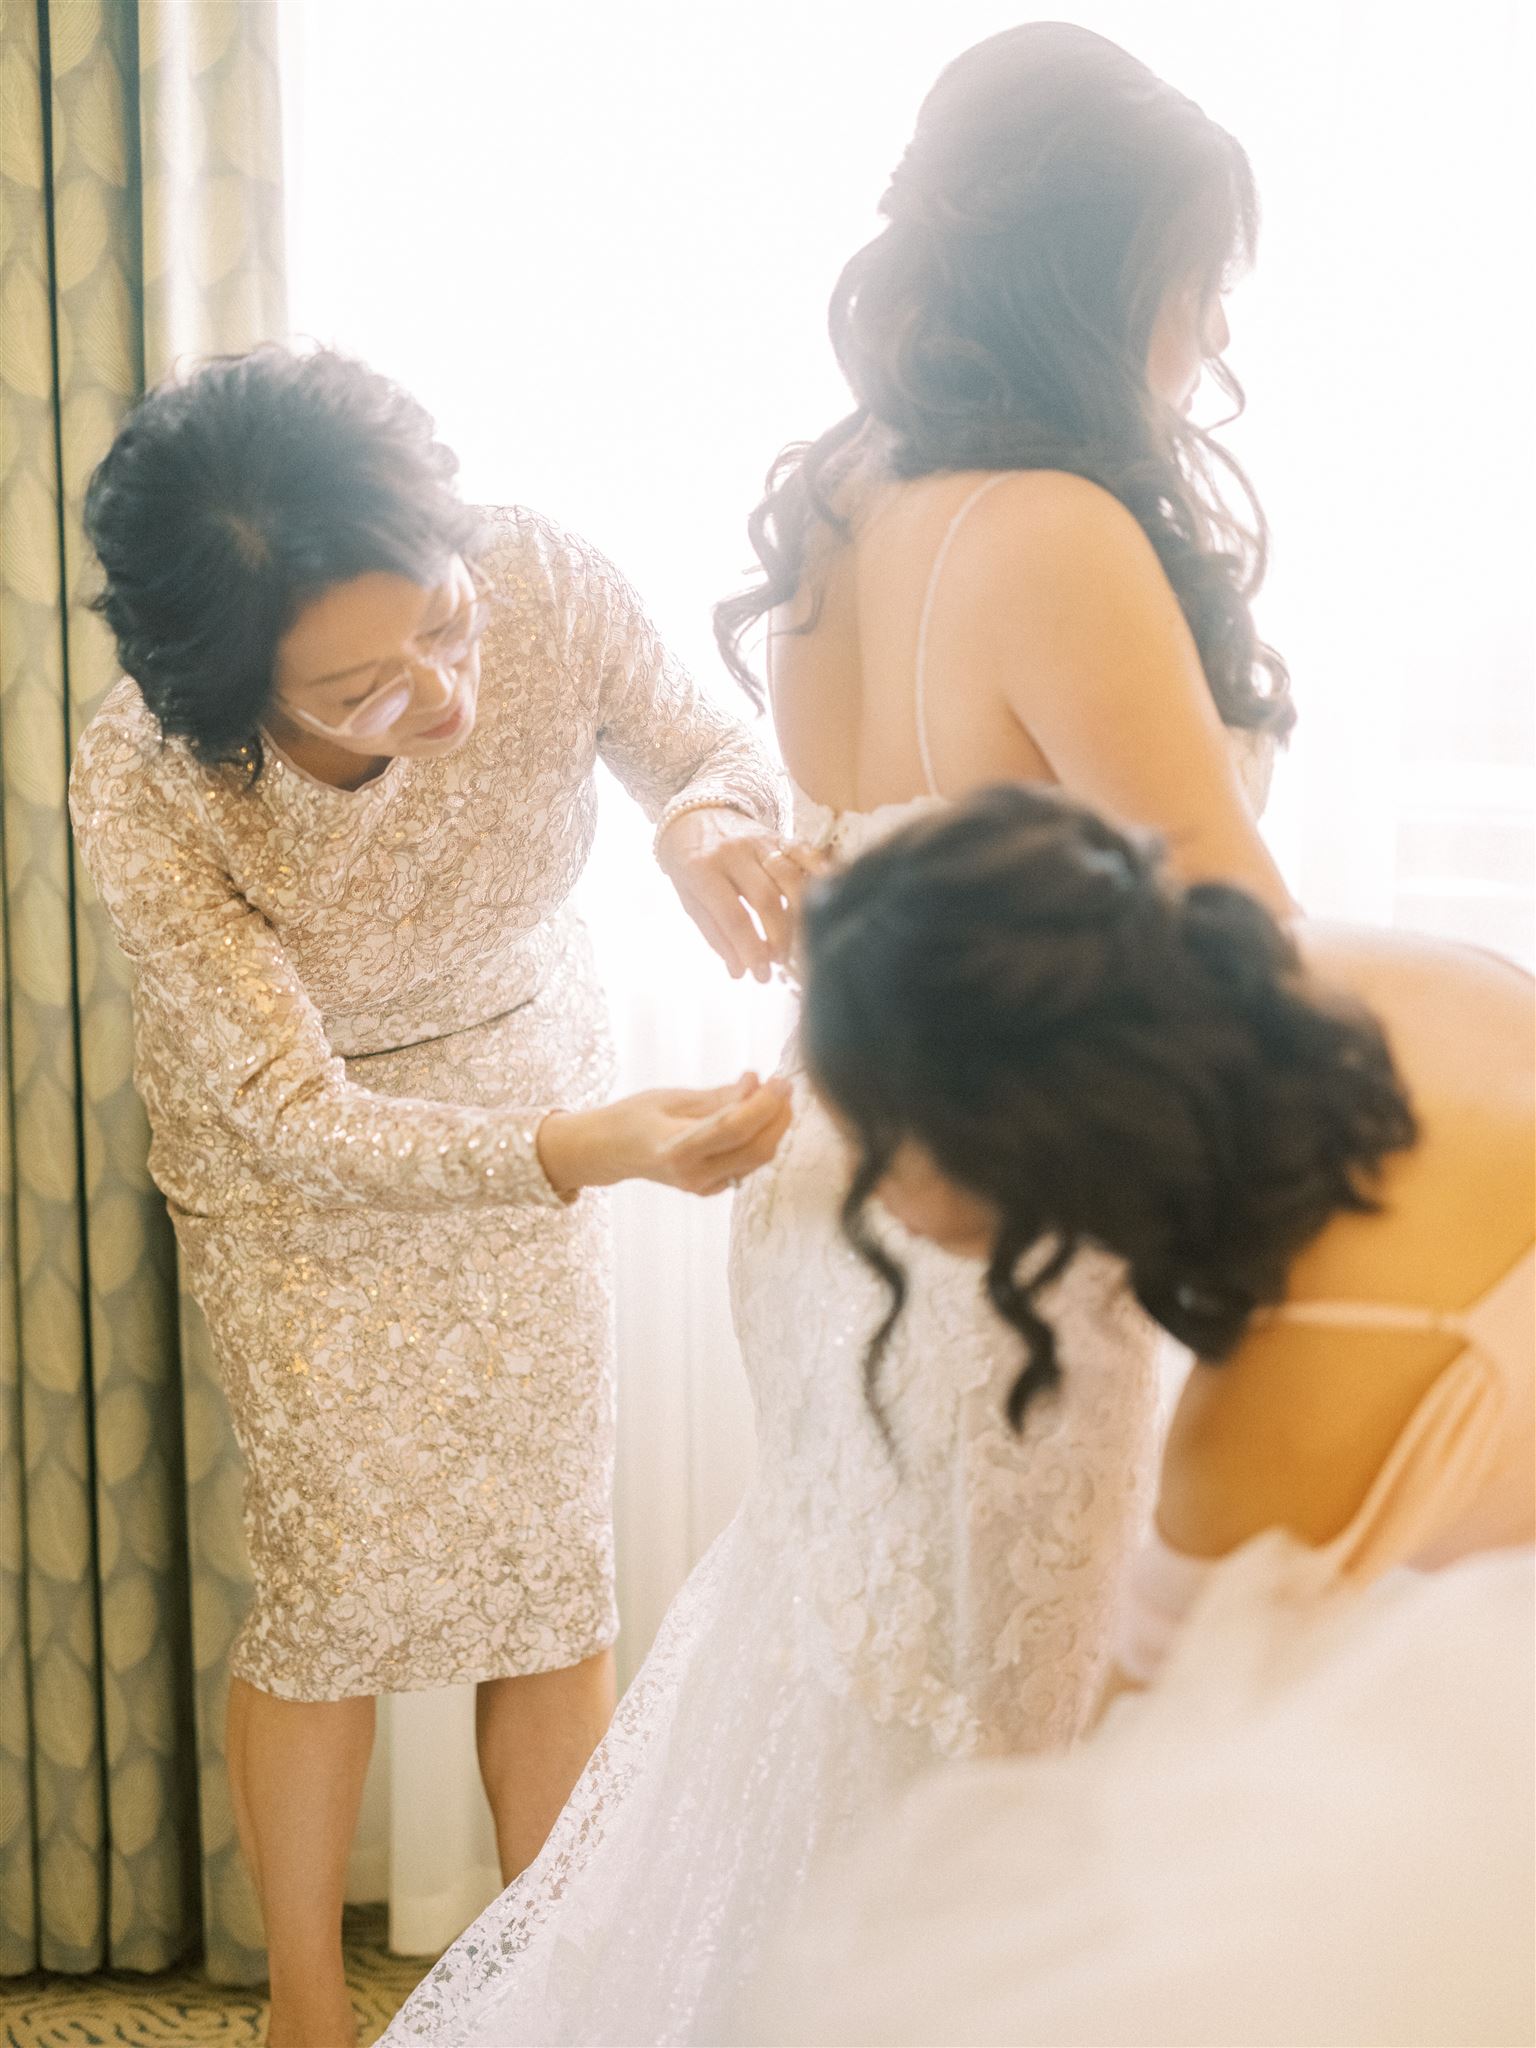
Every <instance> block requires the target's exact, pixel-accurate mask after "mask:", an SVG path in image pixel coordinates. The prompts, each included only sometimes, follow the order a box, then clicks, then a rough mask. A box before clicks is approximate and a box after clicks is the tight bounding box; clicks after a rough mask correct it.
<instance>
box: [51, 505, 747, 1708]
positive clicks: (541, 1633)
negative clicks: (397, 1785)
mask: <svg viewBox="0 0 1536 2048" xmlns="http://www.w3.org/2000/svg"><path fill="white" fill-rule="evenodd" d="M488 521H489V523H488V541H487V545H486V546H485V548H484V549H483V551H482V552H481V554H480V555H479V557H478V562H479V566H480V567H481V569H482V570H483V571H484V572H485V574H486V575H487V577H488V578H489V580H490V581H491V583H492V584H493V586H494V587H495V588H496V590H497V592H498V595H499V600H500V601H499V603H498V604H497V606H496V608H495V610H494V613H493V617H492V622H491V625H490V628H489V631H488V632H487V635H486V638H485V642H484V645H483V651H482V676H481V685H480V699H479V717H478V721H477V724H476V728H475V731H474V733H473V734H472V736H471V738H470V739H469V740H468V741H467V742H466V743H465V745H464V746H463V747H462V748H460V749H459V750H458V751H457V752H456V753H454V754H452V755H450V756H449V757H447V758H446V759H443V760H437V761H417V760H411V759H407V758H396V759H395V760H393V761H392V762H391V763H390V765H389V766H388V768H387V769H386V770H385V772H384V773H383V774H381V775H380V776H379V777H378V778H377V779H376V780H375V781H373V782H370V783H368V784H366V785H365V786H364V787H363V788H361V789H359V790H355V791H344V790H339V789H333V788H330V787H328V786H326V785H324V784H321V783H318V782H316V781H314V780H313V779H311V778H310V777H308V776H306V775H304V774H303V773H302V772H301V771H300V770H298V769H297V768H295V767H294V766H293V765H292V764H290V763H289V762H287V761H286V760H285V759H284V758H283V757H282V756H281V755H280V754H278V753H277V752H276V750H275V749H273V748H271V747H269V748H268V750H267V764H266V766H265V768H264V770H263V772H262V774H261V776H260V778H259V780H258V781H257V782H256V784H255V785H254V787H247V786H245V785H244V784H243V783H242V782H241V780H240V778H239V777H238V776H237V775H236V774H234V773H233V772H232V771H222V770H209V769H206V768H203V767H201V766H200V765H199V764H198V763H197V762H196V761H195V760H194V758H193V757H192V756H191V754H190V753H189V752H188V750H187V749H186V748H185V747H184V746H183V745H182V744H180V743H179V742H174V741H173V742H171V743H169V744H163V743H162V741H161V738H160V734H159V731H158V728H157V726H156V724H155V721H154V719H153V718H152V717H151V715H150V713H149V712H148V710H147V708H146V707H145V705H144V703H143V700H142V698H141V697H140V695H139V692H138V689H137V687H136V686H135V685H134V684H133V683H131V682H126V681H125V682H123V683H121V684H120V685H119V686H118V688H117V689H116V690H114V691H113V693H112V695H111V696H110V697H109V698H108V700H107V702H106V704H105V706H104V707H103V709H102V711H101V712H100V714H99V715H98V716H97V718H96V719H95V720H94V721H93V722H92V724H91V725H90V727H89V728H88V730H87V731H86V733H85V735H84V738H83V740H82V742H81V746H80V751H79V755H78V757H77V760H76V764H75V770H74V776H73V780H72V785H71V805H72V810H73V814H74V819H75V829H76V834H77V838H78V841H79V845H80V849H81V854H82V857H83V859H84V861H85V864H86V867H87V869H88V870H89V872H90V875H91V877H92V879H93V881H94V883H95V886H96V888H97V890H98V892H99V894H100V896H101V898H102V901H103V903H104V904H105V906H106V909H107V911H108V913H109V914H110V916H111V919H112V921H113V924H114V926H115V928H116V930H117V933H118V936H119V938H120V940H121V943H122V945H123V947H124V950H125V951H126V952H127V954H128V956H129V958H130V959H131V961H132V963H133V966H134V970H135V1026H136V1068H135V1071H136V1079H137V1082H138V1085H139V1088H140V1091H141V1093H142V1094H143V1097H144V1100H145V1103H146V1105H147V1108H148V1111H149V1117H150V1123H151V1127H152V1131H153V1145H152V1150H151V1155H150V1164H151V1169H152V1171H153V1173H154V1176H155V1179H156V1181H157V1183H158V1185H159V1186H160V1187H161V1189H162V1190H163V1191H164V1193H165V1195H166V1198H167V1200H168V1202H169V1204H170V1209H171V1214H172V1218H173V1220H174V1223H175V1226H176V1233H177V1238H178V1241H179V1243H180V1247H181V1253H182V1260H183V1266H184V1270H185V1273H186V1276H187V1279H188V1282H189V1285H190V1287H191V1289H192V1291H193V1293H194V1294H195V1295H196V1297H197V1299H198V1301H199V1302H200V1304H201V1306H202V1308H203V1311H204V1313H205V1315H206V1317H207V1320H208V1323H209V1326H210V1328H211V1330H212V1333H213V1339H214V1345H215V1350H216V1353H217V1356H218V1359H219V1364H220V1369H221V1372H222V1375H223V1380H224V1385H225V1389H226V1391H227V1394H228V1398H229V1404H230V1409H231V1412H232V1415H233V1418H234V1425H235V1431H236V1435H237V1436H238V1438H239V1441H240V1445H241V1448H242V1451H243V1452H244V1456H245V1461H246V1532H247V1537H248V1542H249V1549H250V1554H251V1562H252V1567H253V1573H254V1579H255V1600H254V1604H253V1607H252V1610H251V1613H250V1616H249V1618H248V1620H247V1622H246V1624H245V1627H244V1629H243V1630H242V1632H241V1635H240V1637H239V1640H238V1642H237V1644H236V1647H235V1651H234V1654H233V1658H232V1665H233V1668H234V1670H235V1671H236V1672H237V1673H239V1674H240V1675H241V1676H242V1677H244V1678H246V1679H248V1680H249V1681H250V1682H251V1683H252V1684H253V1685H257V1686H259V1687H261V1688H262V1689H263V1690H264V1691H266V1692H269V1693H273V1694H276V1695H277V1696H278V1697H280V1698H284V1699H300V1700H324V1699H341V1698H346V1697H350V1696H354V1695H360V1694H371V1693H379V1692H393V1691H408V1690H411V1689H413V1688H418V1687H427V1686H437V1685H449V1684H457V1683H464V1682H468V1681H470V1680H475V1679H482V1678H492V1677H499V1676H507V1675H514V1674H521V1673H527V1672H534V1671H546V1670H554V1669H558V1668H561V1667H563V1666H566V1665H570V1664H572V1663H575V1662H577V1661H579V1660H580V1659H581V1658H583V1657H586V1656H589V1655H592V1654H593V1653H595V1652H596V1651H598V1650H599V1649H602V1648H604V1647H605V1646H606V1645H607V1644H609V1643H610V1642H611V1641H612V1640H613V1637H614V1635H615V1632H616V1617H615V1608H614V1595H613V1559H612V1534H611V1512H610V1494H611V1485H612V1471H613V1356H612V1337H611V1315H610V1305H611V1302H610V1259H609V1248H608V1236H607V1219H606V1210H605V1204H604V1202H603V1200H602V1198H601V1197H600V1196H598V1195H596V1194H593V1193H592V1192H590V1191H589V1192H587V1193H585V1194H583V1195H582V1196H581V1197H580V1199H579V1200H577V1201H576V1202H575V1203H573V1204H571V1205H569V1206H567V1205H566V1204H564V1203H562V1202H561V1201H560V1200H559V1198H558V1197H557V1196H556V1195H555V1193H554V1191H553V1190H552V1189H551V1187H550V1186H549V1183H548V1181H547V1180H546V1178H545V1176H544V1174H543V1172H542V1169H541V1168H540V1165H539V1160H538V1155H537V1152H536V1149H535V1145H534V1134H535V1132H536V1130H537V1126H538V1123H539V1121H540V1119H541V1117H542V1116H543V1114H544V1113H545V1112H546V1111H547V1110H549V1109H551V1108H553V1107H556V1106H564V1107H569V1108H575V1107H580V1106H583V1105H586V1104H589V1103H592V1102H595V1101H598V1100H600V1099H602V1098H603V1096H604V1095H605V1094H606V1093H607V1092H608V1090H609V1089H610V1087H611V1083H612V1074H611V1058H610V1051H609V1042H608V1032H607V1023H606V1016H605V1009H604V1003H603V998H602V994H601V991H600V989H599V987H598V984H597V981H596V978H595V974H594V971H593V964H592V959H591V953H590V949H589V946H588V941H587V937H586V934H585V931H584V930H583V928H582V926H581V924H580V922H579V920H578V919H577V918H576V917H575V915H574V913H573V912H572V911H571V909H570V908H569V907H568V901H567V899H568V897H569V895H570V891H571V888H572V886H573V884H574V883H575V881H576V878H577V876H578V875H579V873H580V871H581V868H582V865H583V863H584V862H585V860H586V857H587V853H588V850H589V848H590V845H591V841H592V833H593V827H594V823H595V816H596V793H595V789H594V784H593V770H594V767H595V765H596V763H597V761H598V759H599V758H601V759H602V760H603V761H605V762H606V763H607V765H608V766H609V767H610V768H612V769H613V770H614V772H615V773H616V774H617V776H618V777H619V778H620V780H621V781H622V782H623V783H624V784H625V786H626V787H627V788H628V790H629V791H630V793H631V794H632V795H633V796H634V797H635V798H636V799H637V800H638V801H639V802H640V803H641V804H642V805H643V806H644V808H645V809H646V811H647V812H648V813H649V814H650V815H651V816H653V817H654V816H657V815H659V813H660V812H661V811H662V810H663V809H664V807H665V806H666V805H667V804H668V803H669V802H670V801H671V800H673V799H674V798H676V797H678V796H680V795H683V794H685V793H686V795H687V796H688V797H689V798H690V799H693V798H698V799H700V800H717V801H719V802H721V803H725V804H729V805H732V806H734V807H736V808H738V809H742V810H745V811H747V812H749V813H751V814H752V815H754V816H757V817H759V818H761V819H762V820H763V821H764V822H765V823H774V822H776V821H777V811H778V796H777V785H776V783H775V780H774V777H773V774H772V772H771V770H770V769H769V767H768V765H767V763H766V762H765V760H764V759H763V757H762V756H761V755H760V753H759V752H758V750H757V748H756V747H755V745H754V744H753V742H752V741H751V740H750V739H749V737H748V736H747V734H746V733H745V732H744V731H743V730H742V728H741V727H740V726H738V725H736V724H735V723H734V722H733V721H732V720H730V719H729V718H728V717H726V716H725V715H724V714H723V713H721V712H719V711H717V710H715V709H714V708H712V707H711V706H710V705H709V704H708V703H707V702H705V701H704V700H703V699H701V698H700V696H699V695H698V693H697V692H696V691H695V689H694V688H693V686H692V684H691V683H690V682H689V680H688V678H687V677H686V675H685V674H684V673H683V672H682V671H681V670H680V669H679V668H678V667H677V666H676V664H675V663H673V662H672V661H671V660H670V659H669V657H668V656H667V654H666V651H665V649H664V648H663V647H662V645H661V643H660V642H659V640H658V639H657V637H656V634H655V632H654V630H653V628H652V627H651V626H650V624H649V623H648V621H647V620H646V619H645V617H644V615H643V613H642V612H641V610H640V608H639V606H638V604H637V603H636V601H635V599H634V596H633V593H632V592H631V591H630V590H629V588H628V586H627V585H626V584H625V583H624V582H623V580H622V578H620V577H619V576H618V575H617V574H616V572H615V571H614V570H613V569H612V568H611V567H610V565H609V564H607V563H606V562H605V561H604V560H603V559H602V558H601V557H600V556H598V555H596V554H595V553H594V552H592V551H591V550H590V549H588V548H586V547H585V546H584V545H583V544H582V543H581V542H579V541H577V540H575V539H573V538H572V537H571V536H569V535H566V534H563V533H561V532H559V531H557V530H556V529H555V528H553V527H551V526H550V525H549V524H548V523H547V522H545V521H543V520H541V519H538V518H537V517H535V516H534V515H532V514H530V513H527V512H523V511H518V510H506V511H498V512H494V513H492V514H490V515H488Z"/></svg>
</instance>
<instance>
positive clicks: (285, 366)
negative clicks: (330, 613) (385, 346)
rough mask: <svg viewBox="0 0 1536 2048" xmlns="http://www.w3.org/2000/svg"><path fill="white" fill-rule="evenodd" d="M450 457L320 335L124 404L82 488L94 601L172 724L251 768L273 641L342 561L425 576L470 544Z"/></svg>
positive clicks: (372, 375)
mask: <svg viewBox="0 0 1536 2048" xmlns="http://www.w3.org/2000/svg"><path fill="white" fill-rule="evenodd" d="M458 466H459V465H458V458H457V457H456V456H455V455H454V454H453V452H452V451H451V450H450V449H448V448H445V447H444V446H443V445H442V443H441V442H440V441H438V440H437V439H436V438H435V430H434V427H433V423H432V420H431V418H430V417H429V415H428V414H427V413H426V412H425V411H424V409H423V408H422V407H421V406H420V405H418V404H417V402H416V400H415V399H414V398H412V397H411V396H410V395H409V394H408V393H407V392H405V391H402V390H401V389H400V387H399V386H398V385H397V384H392V383H391V382H390V381H389V379H388V378H387V377H381V376H380V375H379V374H378V373H377V372H376V371H374V370H370V369H368V368H367V366H366V365H365V364H363V363H359V362H355V361H353V360H352V359H351V358H350V357H348V356H344V355H338V354H336V353H335V352H334V351H332V350H329V349H320V350H315V351H313V352H310V353H298V352H296V351H294V350H291V349H287V348H281V347H277V346H275V345H269V346H266V347H263V348H258V349H255V350H253V351H252V352H251V353H250V354H248V355H241V356H223V357H218V358H215V359H214V360H212V361H209V362H205V363H203V364H202V365H201V366H200V367H199V368H197V369H196V370H194V371H193V372H192V373H191V375H190V376H187V377H185V378H182V379H173V380H170V381H168V382H166V383H164V384H161V385H159V386H157V387H156V388H155V389H154V390H153V391H151V392H149V393H148V394H147V396H146V397H144V398H143V399H142V400H141V401H140V403H139V404H138V405H137V406H136V407H135V408H134V410H133V411H132V412H131V413H130V414H129V415H128V418H127V419H126V420H125V421H124V423H123V425H122V427H121V429H120V430H119V432H118V435H117V438H116V440H115V441H114V442H113V443H112V446H111V448H110V449H109V450H108V451H107V454H106V456H105V458H104V459H103V461H102V462H101V464H100V466H99V467H98V468H97V470H96V473H95V475H94V476H93V477H92V478H91V483H90V488H89V490H88V491H87V493H86V500H85V529H86V533H87V535H88V537H89V539H90V542H91V545H92V546H93V547H94V548H95V550H96V554H97V556H98V558H99V559H100V562H101V566H102V569H103V570H104V572H105V575H106V585H105V588H104V589H103V590H102V592H101V594H100V596H99V597H98V598H97V599H96V600H95V607H96V610H97V611H99V612H100V613H101V615H102V617H103V618H104V619H105V620H106V622H107V624H108V626H109V627H110V628H111V630H112V632H113V633H114V635H115V636H116V639H117V648H118V658H119V660H120V661H121V662H122V665H123V669H124V671H125V672H126V673H127V674H128V675H130V676H132V677H133V679H134V681H135V682H136V683H137V684H138V686H139V688H140V690H141V691H142V692H143V695H144V701H145V703H146V704H147V705H148V706H149V708H150V710H151V711H152V712H153V713H154V714H155V717H156V718H157V719H158V720H159V723H160V729H161V731H162V733H163V734H164V735H165V736H166V737H167V738H168V739H169V738H172V737H176V738H179V739H182V740H185V741H186V743H187V745H188V746H189V747H190V748H191V749H192V751H193V753H194V754H196V755H197V757H198V759H199V760H201V761H203V762H205V763H206V764H208V765H209V766H216V765H218V764H220V763H224V762H230V763H235V764H238V765H239V766H240V767H241V768H242V769H243V770H244V771H245V772H246V774H247V775H248V777H249V778H250V779H252V780H254V779H255V777H256V776H257V775H258V774H259V773H260V771H261V765H262V750H261V737H260V727H261V722H262V719H263V717H264V716H265V714H266V712H267V710H268V708H269V706H270V705H271V702H272V690H273V674H274V669H275V666H276V658H277V646H278V642H279V641H280V640H281V639H282V637H283V635H284V634H285V633H286V632H287V630H288V628H289V627H290V626H291V625H292V624H293V621H294V619H295V617H296V616H297V614H298V613H299V611H300V610H301V609H302V608H303V606H304V605H306V604H307V603H309V602H310V601H311V600H312V599H313V598H315V597H317V596H319V595H320V593H321V592H322V591H324V590H326V589H328V588H330V587H331V585H333V584H337V583H345V582H348V581H350V579H351V578H352V577H354V576H363V575H367V574H369V573H370V572H374V571H385V572H388V573H391V574H394V575H398V576H405V577H409V578H410V580H411V581H412V582H415V583H422V584H432V583H435V582H437V581H438V580H439V579H440V578H441V576H442V575H443V573H444V571H445V570H446V568H447V567H448V564H449V563H450V562H451V560H452V559H453V557H454V556H455V555H459V554H463V553H465V552H466V551H467V550H469V549H470V548H472V546H473V545H474V541H475V538H476V536H477V534H478V531H479V524H480V522H479V519H478V516H477V515H476V513H475V512H474V511H473V510H471V508H470V507H468V506H466V505H465V504H464V503H463V502H462V500H461V499H460V497H459V495H458V492H457V489H456V488H455V477H456V475H457V472H458Z"/></svg>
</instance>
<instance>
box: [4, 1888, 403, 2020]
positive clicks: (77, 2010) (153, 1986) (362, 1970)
mask: <svg viewBox="0 0 1536 2048" xmlns="http://www.w3.org/2000/svg"><path fill="white" fill-rule="evenodd" d="M384 1935H385V1910H384V1908H383V1907H382V1906H349V1907H348V1908H347V1917H346V1933H345V1940H346V1951H347V1982H348V1984H349V1985H350V1986H351V1989H352V2006H353V2010H354V2011H355V2012H356V2014H357V2022H358V2038H359V2040H360V2041H361V2042H363V2043H368V2042H372V2041H375V2040H377V2038H378V2036H379V2035H380V2034H381V2033H382V2032H383V2030H384V2028H385V2026H386V2025H387V2024H388V2022H389V2020H390V2019H391V2017H392V2016H393V2015H394V2013H395V2012H396V2011H397V2010H398V2008H399V2007H400V2006H401V2005H402V2004H403V2003H404V2000H405V1995H406V1993H407V1992H408V1991H410V1990H411V1989H412V1988H413V1987H414V1986H415V1985H416V1984H417V1983H418V1982H419V1980H420V1979H421V1978H422V1977H423V1976H425V1974H426V1972H427V1971H428V1969H430V1967H431V1963H430V1961H429V1960H426V1959H423V1960H421V1961H416V1960H410V1961H407V1960H405V1959H404V1958H402V1957H400V1956H392V1955H390V1954H389V1953H388V1951H387V1950H386V1948H385V1946H384ZM265 2035H266V2001H265V1999H263V1998H262V1997H261V1996H260V1995H259V1993H256V1992H251V1991H228V1990H224V1989H221V1988H220V1987H219V1986H218V1985H215V1984H206V1983H204V1982H203V1980H202V1978H201V1977H200V1976H198V1974H197V1972H196V1971H195V1970H185V1971H182V1970H173V1971H170V1972H168V1973H167V1974H166V1975H165V1976H163V1977H140V1976H135V1975H132V1974H130V1973H129V1972H127V1971H123V1972H121V1973H119V1972H111V1973H107V1974H104V1975H102V1976H99V1977H12V1978H9V1979H7V1978H0V2048H106V2044H110V2048H236V2044H239V2048H249V2044H252V2043H256V2042H259V2041H261V2040H263V2039H264V2038H265Z"/></svg>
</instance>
